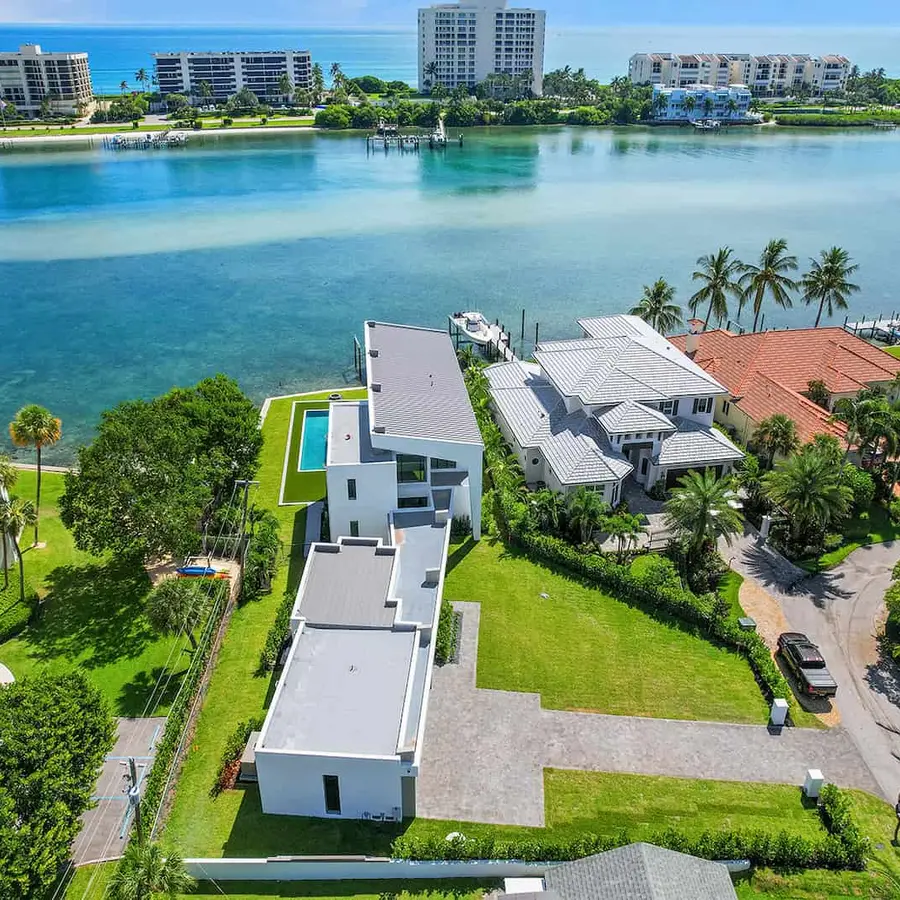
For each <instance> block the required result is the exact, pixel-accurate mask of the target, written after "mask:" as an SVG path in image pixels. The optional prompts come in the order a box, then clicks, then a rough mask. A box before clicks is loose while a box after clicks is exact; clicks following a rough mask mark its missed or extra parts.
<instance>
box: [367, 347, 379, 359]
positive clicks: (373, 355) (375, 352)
mask: <svg viewBox="0 0 900 900" xmlns="http://www.w3.org/2000/svg"><path fill="white" fill-rule="evenodd" d="M369 356H371V357H372V358H375V357H376V356H378V348H377V347H373V348H372V349H371V350H370V351H369Z"/></svg>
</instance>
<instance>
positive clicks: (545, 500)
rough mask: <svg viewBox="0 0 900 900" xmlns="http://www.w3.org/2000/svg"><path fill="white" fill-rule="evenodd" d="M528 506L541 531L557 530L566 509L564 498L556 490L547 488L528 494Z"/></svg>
mask: <svg viewBox="0 0 900 900" xmlns="http://www.w3.org/2000/svg"><path fill="white" fill-rule="evenodd" d="M528 506H529V507H530V509H531V512H532V513H533V515H534V518H535V520H536V521H537V523H538V527H539V528H540V529H541V531H551V532H555V531H558V530H559V523H560V522H561V521H562V517H563V515H565V511H566V498H565V497H564V496H563V495H562V494H560V493H559V492H558V491H551V490H548V489H547V488H544V490H541V491H535V492H534V493H533V494H529V495H528Z"/></svg>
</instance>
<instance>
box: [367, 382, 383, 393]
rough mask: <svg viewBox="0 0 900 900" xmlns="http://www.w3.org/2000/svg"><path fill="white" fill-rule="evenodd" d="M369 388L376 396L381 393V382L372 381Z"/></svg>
mask: <svg viewBox="0 0 900 900" xmlns="http://www.w3.org/2000/svg"><path fill="white" fill-rule="evenodd" d="M369 387H370V388H372V390H373V391H375V393H376V394H379V393H381V382H380V381H373V382H372V383H371V384H370V385H369Z"/></svg>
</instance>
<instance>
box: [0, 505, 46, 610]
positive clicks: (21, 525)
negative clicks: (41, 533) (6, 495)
mask: <svg viewBox="0 0 900 900" xmlns="http://www.w3.org/2000/svg"><path fill="white" fill-rule="evenodd" d="M36 523H37V513H36V512H35V510H34V504H33V503H32V502H31V501H30V500H23V499H22V498H21V497H13V498H12V500H4V501H3V502H0V533H2V534H3V535H5V538H6V539H7V540H8V541H9V543H11V544H12V546H13V552H14V553H15V555H16V558H17V559H18V560H19V602H21V603H24V602H25V560H23V559H22V549H21V548H20V547H19V535H20V534H21V533H22V532H23V531H24V530H25V529H26V528H29V527H30V526H32V525H35V524H36ZM3 545H4V547H5V546H6V540H4V541H3Z"/></svg>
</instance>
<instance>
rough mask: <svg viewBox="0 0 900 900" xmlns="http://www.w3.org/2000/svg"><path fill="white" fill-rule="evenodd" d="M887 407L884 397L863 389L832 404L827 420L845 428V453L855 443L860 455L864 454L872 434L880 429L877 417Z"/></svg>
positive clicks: (882, 415) (882, 414)
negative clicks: (830, 413) (829, 416)
mask: <svg viewBox="0 0 900 900" xmlns="http://www.w3.org/2000/svg"><path fill="white" fill-rule="evenodd" d="M888 408H889V406H888V403H887V400H886V399H885V398H884V397H881V396H878V395H875V394H871V393H866V392H863V391H860V393H859V394H857V396H856V397H842V398H841V399H840V400H838V401H837V403H835V404H834V412H833V413H832V415H831V418H830V420H829V421H831V422H840V423H841V424H842V425H844V426H845V428H846V429H847V430H846V432H845V436H844V437H845V440H846V442H847V454H849V453H850V449H851V448H852V447H853V445H854V444H855V445H856V446H858V447H859V449H860V455H862V456H864V455H865V450H866V447H867V446H869V445H870V444H872V443H873V442H874V438H873V435H874V434H875V433H876V432H877V431H879V430H880V429H879V419H882V418H883V417H884V416H885V414H886V412H887V410H888ZM845 455H846V454H845Z"/></svg>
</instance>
